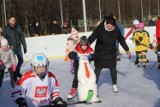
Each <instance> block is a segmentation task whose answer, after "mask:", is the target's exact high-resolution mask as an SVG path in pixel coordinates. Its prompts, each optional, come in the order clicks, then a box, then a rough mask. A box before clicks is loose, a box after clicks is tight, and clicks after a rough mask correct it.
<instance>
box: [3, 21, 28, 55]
mask: <svg viewBox="0 0 160 107" xmlns="http://www.w3.org/2000/svg"><path fill="white" fill-rule="evenodd" d="M3 37H4V38H6V39H7V40H8V43H9V45H10V46H11V47H12V49H13V51H14V52H15V51H19V50H20V49H21V45H22V46H23V48H27V45H26V41H25V38H24V35H23V32H22V29H21V27H20V26H19V25H15V26H14V27H11V26H10V25H9V24H8V25H7V26H6V27H5V29H4V31H3Z"/></svg>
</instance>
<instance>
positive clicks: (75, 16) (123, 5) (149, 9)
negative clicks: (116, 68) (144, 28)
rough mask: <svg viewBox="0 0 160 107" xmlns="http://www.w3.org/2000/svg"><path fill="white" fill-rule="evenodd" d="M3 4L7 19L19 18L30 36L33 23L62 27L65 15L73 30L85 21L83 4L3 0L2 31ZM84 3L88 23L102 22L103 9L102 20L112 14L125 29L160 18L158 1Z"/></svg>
mask: <svg viewBox="0 0 160 107" xmlns="http://www.w3.org/2000/svg"><path fill="white" fill-rule="evenodd" d="M3 1H5V4H6V5H5V6H6V17H7V18H8V17H9V16H16V18H17V21H18V23H19V24H20V25H21V26H22V29H23V31H24V32H25V33H27V32H28V26H29V23H30V22H32V21H34V20H39V21H40V22H41V25H42V26H43V28H44V29H46V27H47V25H48V24H49V23H50V22H51V21H52V19H53V18H55V17H56V18H57V19H58V20H59V23H62V20H61V16H62V15H63V21H65V20H66V21H68V22H69V23H70V24H71V25H74V26H79V24H80V23H79V20H83V5H82V0H0V8H1V11H0V26H2V27H4V26H5V19H4V3H3ZM60 1H61V2H60ZM118 1H119V4H118ZM141 1H142V4H141ZM85 3H86V17H87V20H100V10H99V9H101V14H102V16H101V19H103V17H104V16H105V15H109V14H110V13H113V14H114V15H115V16H116V17H117V19H121V21H122V23H123V24H124V25H125V26H127V25H129V24H132V21H133V19H135V18H136V19H139V20H143V21H145V22H148V20H149V19H150V17H151V16H153V15H154V16H158V14H159V13H158V12H159V7H158V4H159V0H152V1H151V0H85ZM99 3H100V5H99ZM60 5H61V6H62V12H63V14H62V13H61V8H60ZM118 5H119V7H118ZM99 6H100V7H99ZM142 6H143V19H142V10H141V8H142ZM119 9H120V11H119ZM119 12H120V13H119Z"/></svg>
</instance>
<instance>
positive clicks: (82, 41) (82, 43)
mask: <svg viewBox="0 0 160 107" xmlns="http://www.w3.org/2000/svg"><path fill="white" fill-rule="evenodd" d="M79 42H80V45H84V44H88V39H87V37H86V36H82V37H81V38H80V41H79Z"/></svg>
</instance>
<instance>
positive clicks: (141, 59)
mask: <svg viewBox="0 0 160 107" xmlns="http://www.w3.org/2000/svg"><path fill="white" fill-rule="evenodd" d="M132 41H133V43H135V50H136V54H137V55H136V56H137V59H138V65H137V67H140V66H141V65H142V66H143V67H145V66H146V63H147V59H146V53H147V51H148V48H149V44H150V40H149V34H148V32H147V31H145V30H144V23H143V22H140V23H139V24H138V31H136V32H135V33H134V34H133V38H132Z"/></svg>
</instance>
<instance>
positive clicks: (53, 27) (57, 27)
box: [49, 23, 61, 34]
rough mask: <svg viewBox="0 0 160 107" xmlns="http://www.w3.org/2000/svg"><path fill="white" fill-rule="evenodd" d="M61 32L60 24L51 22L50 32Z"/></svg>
mask: <svg viewBox="0 0 160 107" xmlns="http://www.w3.org/2000/svg"><path fill="white" fill-rule="evenodd" d="M60 33H61V27H60V25H59V24H54V23H52V24H50V26H49V34H60Z"/></svg>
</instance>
